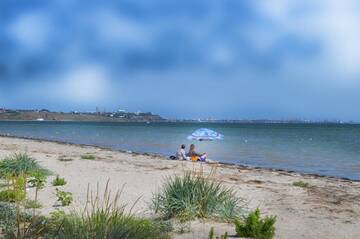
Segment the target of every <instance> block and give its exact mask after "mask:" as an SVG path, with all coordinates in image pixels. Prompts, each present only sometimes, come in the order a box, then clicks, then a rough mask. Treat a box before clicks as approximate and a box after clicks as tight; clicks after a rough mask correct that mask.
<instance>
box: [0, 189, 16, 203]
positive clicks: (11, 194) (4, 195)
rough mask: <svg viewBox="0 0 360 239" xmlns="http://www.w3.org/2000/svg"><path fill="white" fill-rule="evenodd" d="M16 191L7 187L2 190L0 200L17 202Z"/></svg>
mask: <svg viewBox="0 0 360 239" xmlns="http://www.w3.org/2000/svg"><path fill="white" fill-rule="evenodd" d="M15 200H16V192H15V191H14V190H11V189H7V190H4V191H1V192H0V202H15Z"/></svg>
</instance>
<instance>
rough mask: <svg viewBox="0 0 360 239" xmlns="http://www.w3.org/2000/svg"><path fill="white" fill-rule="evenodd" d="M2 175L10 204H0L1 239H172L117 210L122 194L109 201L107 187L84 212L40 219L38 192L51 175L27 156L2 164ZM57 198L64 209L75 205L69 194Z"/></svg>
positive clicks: (152, 224)
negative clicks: (32, 190)
mask: <svg viewBox="0 0 360 239" xmlns="http://www.w3.org/2000/svg"><path fill="white" fill-rule="evenodd" d="M0 172H1V179H3V180H5V181H6V182H7V183H6V189H5V190H4V191H1V192H0V195H2V196H3V197H4V198H5V199H6V201H8V202H0V238H11V239H25V238H27V239H40V238H51V239H63V238H64V239H65V238H79V239H93V238H108V239H112V238H125V239H126V238H129V239H130V238H136V239H155V238H159V239H165V238H169V237H168V235H167V233H166V232H163V231H165V230H164V229H165V228H164V226H163V225H162V224H161V223H158V222H154V221H152V220H149V219H143V218H138V217H136V216H134V215H133V214H131V213H126V212H125V210H124V206H121V205H120V206H118V203H117V201H118V199H119V194H117V195H116V196H115V198H114V199H113V200H110V198H111V195H110V193H109V191H108V187H106V190H105V193H104V194H103V198H102V199H100V198H99V196H98V195H99V193H98V192H97V193H96V195H95V196H93V195H91V196H90V199H88V200H87V202H88V203H87V204H86V206H85V208H84V210H82V211H81V212H77V211H73V212H71V213H68V214H66V213H64V212H63V211H55V212H53V213H52V216H51V217H50V218H47V217H43V216H40V215H37V214H36V209H37V208H39V207H41V204H40V203H39V202H38V201H37V197H38V192H39V191H40V190H41V189H42V188H43V187H44V186H45V183H46V175H48V173H49V171H47V170H46V169H44V168H42V167H40V166H39V165H38V164H37V162H36V161H35V160H33V159H32V158H30V157H29V156H28V155H26V154H16V155H13V156H11V157H8V158H6V159H3V160H1V161H0ZM28 186H31V187H35V199H34V200H32V199H29V198H27V195H26V188H27V187H28ZM57 196H58V200H59V201H60V202H61V204H62V205H64V206H65V205H69V204H70V203H71V202H72V194H71V193H69V192H64V191H60V190H57ZM88 196H89V193H88ZM28 209H31V210H32V213H30V211H29V210H28Z"/></svg>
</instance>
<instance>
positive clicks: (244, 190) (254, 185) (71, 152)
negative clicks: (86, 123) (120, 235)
mask: <svg viewBox="0 0 360 239" xmlns="http://www.w3.org/2000/svg"><path fill="white" fill-rule="evenodd" d="M15 152H27V153H28V154H29V155H30V156H32V157H33V158H35V159H37V160H38V161H39V163H40V164H41V165H42V166H44V167H46V168H48V169H49V170H51V171H52V172H53V174H54V175H52V176H50V177H49V178H48V180H47V186H46V187H45V188H44V189H43V190H42V191H40V194H39V197H40V201H41V203H42V205H43V208H42V209H41V212H42V213H43V214H48V213H49V212H51V211H53V210H54V209H55V207H54V204H55V203H56V197H55V194H54V191H55V188H54V187H52V186H51V181H52V180H53V178H54V177H55V175H57V174H58V175H60V176H61V177H64V178H65V179H66V180H67V181H68V184H67V185H65V186H63V187H62V189H63V190H65V191H69V192H71V193H73V196H74V203H73V205H72V206H70V207H75V208H81V207H82V206H83V205H84V204H85V202H86V192H87V188H88V185H90V187H91V188H93V189H94V190H95V189H96V185H97V184H99V186H100V188H104V187H105V184H106V182H107V181H108V180H110V183H109V185H110V189H111V191H113V192H115V191H117V190H119V189H121V188H122V187H123V186H124V190H123V193H122V195H121V201H122V202H124V203H126V204H128V205H132V204H133V203H134V202H135V201H137V200H138V202H137V203H136V205H135V207H134V209H133V211H134V212H135V213H136V214H139V215H142V216H149V217H150V216H152V215H151V211H150V210H149V207H148V206H149V202H150V201H151V197H152V193H153V192H156V191H157V190H158V189H159V187H160V186H161V185H162V182H164V180H165V178H166V176H171V175H174V174H179V175H181V174H182V173H183V172H184V171H187V170H200V168H202V169H203V170H204V172H205V173H209V172H210V171H214V170H216V173H215V177H216V179H217V180H220V181H222V182H224V183H225V184H226V185H227V186H229V187H232V188H234V189H235V190H236V192H237V193H238V195H239V196H240V197H242V198H243V199H244V200H245V201H246V202H247V207H248V208H249V209H250V210H252V209H254V208H256V207H259V208H260V209H261V211H262V212H263V213H264V214H267V215H276V216H277V222H276V238H294V239H295V238H360V182H357V181H351V180H346V179H340V178H331V177H321V176H316V175H305V174H300V173H296V172H286V171H276V170H270V169H255V168H247V167H242V166H237V165H224V164H201V163H193V162H180V161H169V160H166V159H165V158H163V157H161V156H155V155H143V154H136V153H131V152H120V151H114V150H110V149H105V148H100V147H93V146H83V145H72V144H64V143H56V142H48V141H40V140H30V139H20V138H12V137H0V158H3V157H5V156H8V155H10V154H12V153H15ZM84 154H91V155H94V156H95V157H96V159H95V160H86V159H82V158H81V156H82V155H84ZM60 158H66V159H71V161H60V160H59V159H60ZM295 181H304V182H307V183H308V184H309V186H308V187H305V188H302V187H296V186H293V185H292V183H293V182H295ZM32 193H33V189H29V194H30V195H31V194H32ZM70 207H69V208H70ZM129 207H130V206H129ZM212 226H213V227H214V228H215V231H216V232H219V233H220V232H225V231H228V232H229V233H230V235H231V234H234V227H233V225H231V224H226V223H216V222H212V221H196V222H192V223H191V232H189V233H185V234H176V235H174V238H207V235H208V232H209V230H210V228H211V227H212Z"/></svg>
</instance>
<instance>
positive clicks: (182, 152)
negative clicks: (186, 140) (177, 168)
mask: <svg viewBox="0 0 360 239" xmlns="http://www.w3.org/2000/svg"><path fill="white" fill-rule="evenodd" d="M185 147H186V146H185V144H182V145H181V147H180V149H179V150H178V151H177V152H176V156H175V157H176V159H177V160H186V159H187V158H186V153H185Z"/></svg>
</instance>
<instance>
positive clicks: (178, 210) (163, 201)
mask: <svg viewBox="0 0 360 239" xmlns="http://www.w3.org/2000/svg"><path fill="white" fill-rule="evenodd" d="M240 202H241V200H240V198H238V197H237V196H236V195H235V192H234V191H233V190H232V189H229V188H226V187H224V186H223V185H222V184H221V183H220V182H216V181H214V180H211V179H209V178H206V177H203V176H197V175H195V174H194V173H189V172H188V173H185V174H184V175H183V176H182V177H181V176H175V177H172V178H168V179H167V181H166V183H165V185H164V186H163V187H162V188H161V191H160V193H156V194H154V195H153V199H152V206H151V207H152V208H153V209H154V210H155V213H160V215H161V216H162V217H164V218H165V219H170V218H174V217H175V218H177V219H180V221H187V220H192V219H195V218H213V219H218V220H232V219H235V218H237V217H238V216H239V215H240V214H241V213H242V207H241V206H240V205H239V203H240Z"/></svg>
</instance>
